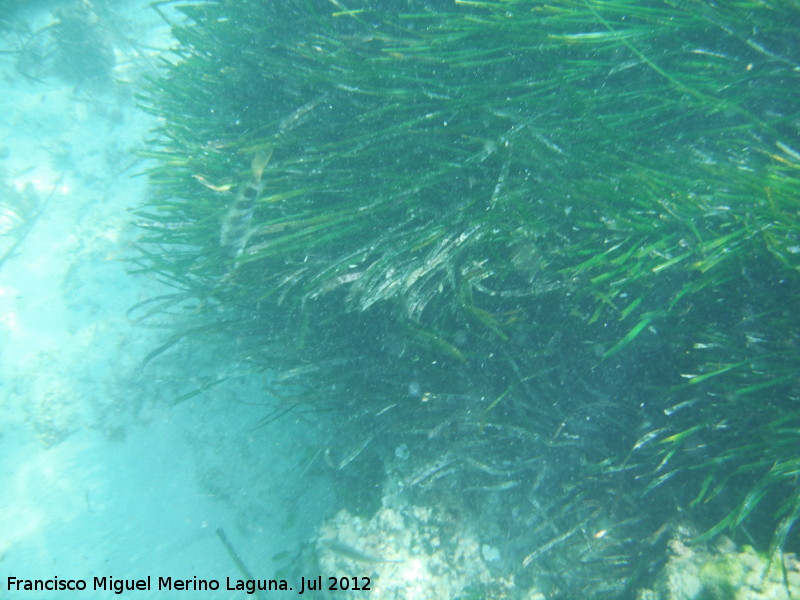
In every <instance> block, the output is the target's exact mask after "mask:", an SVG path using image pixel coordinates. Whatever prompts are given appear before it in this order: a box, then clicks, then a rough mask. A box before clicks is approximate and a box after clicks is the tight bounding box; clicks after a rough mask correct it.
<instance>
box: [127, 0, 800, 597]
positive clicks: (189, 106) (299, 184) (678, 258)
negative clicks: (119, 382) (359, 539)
mask: <svg viewBox="0 0 800 600" xmlns="http://www.w3.org/2000/svg"><path fill="white" fill-rule="evenodd" d="M163 4H165V3H163V2H162V3H157V4H156V5H155V8H156V10H159V7H160V6H161V5H163ZM177 7H178V9H179V11H180V12H182V13H183V15H185V17H186V20H185V21H181V22H179V23H175V24H174V27H173V31H174V35H175V37H176V39H177V40H178V42H179V46H178V47H177V48H176V50H175V52H174V56H173V57H172V58H171V59H170V60H167V61H166V63H165V65H164V71H163V76H161V77H160V78H158V79H154V80H153V81H152V85H151V87H150V88H149V90H148V91H147V92H146V93H145V94H144V95H143V96H142V97H141V103H142V105H143V107H144V108H145V109H146V110H148V111H150V112H151V113H153V114H154V115H156V116H157V117H158V118H159V122H160V125H159V128H158V129H157V130H156V131H155V132H154V136H153V139H152V142H151V143H150V144H149V147H148V148H146V149H144V150H142V151H141V154H142V155H143V156H145V157H149V158H152V159H155V163H154V166H153V167H152V168H151V169H150V171H149V176H150V179H151V181H152V183H153V184H154V187H153V193H152V196H151V197H150V199H149V200H148V202H147V204H146V205H145V206H142V207H141V208H140V209H139V210H138V211H137V213H136V214H137V220H138V221H137V222H138V224H139V225H140V227H141V228H142V235H141V238H140V248H141V254H140V257H139V259H138V261H137V262H138V269H137V270H139V271H141V272H145V273H150V274H153V275H154V276H156V277H158V278H159V279H161V280H163V281H165V282H167V283H169V284H171V285H172V286H174V287H175V288H176V292H175V293H174V294H172V295H169V296H167V297H162V298H157V299H153V301H152V302H149V303H146V304H144V305H142V306H138V307H136V311H135V312H136V313H137V314H141V315H142V318H150V317H154V316H158V315H167V316H168V317H170V318H172V317H176V316H177V317H178V322H179V325H178V326H177V327H176V328H175V329H174V330H173V333H171V334H170V337H169V338H168V339H166V340H165V344H164V346H162V347H161V348H159V349H157V350H156V351H154V353H153V355H151V356H150V357H148V360H150V359H152V358H154V357H155V356H156V355H157V354H158V353H159V352H161V351H164V350H166V349H167V348H168V347H170V346H171V345H173V344H176V343H179V342H181V341H184V340H187V341H192V342H197V341H208V342H212V341H213V342H214V343H224V344H227V347H228V348H229V355H231V356H233V357H234V360H238V361H239V362H243V363H248V364H250V365H252V367H253V368H254V369H263V370H264V371H266V372H268V373H270V374H271V377H272V380H273V386H274V388H276V390H275V393H274V394H273V393H272V392H270V391H269V390H265V396H267V397H272V396H274V397H278V398H279V397H283V396H285V397H287V398H292V399H293V400H292V401H291V402H289V403H288V406H287V409H286V410H291V409H292V408H293V407H294V406H297V405H302V406H303V407H306V408H315V409H320V410H322V409H326V410H333V411H334V413H335V415H336V416H335V417H334V419H335V422H336V425H337V428H338V431H340V432H341V433H340V435H337V436H336V437H335V439H336V440H338V441H337V442H336V443H331V445H330V446H329V447H327V448H324V449H320V452H319V453H318V454H319V455H320V456H323V457H324V459H325V461H326V462H327V464H328V466H329V467H331V468H334V469H336V470H338V471H340V473H341V475H342V478H341V479H342V481H343V482H344V483H343V487H348V485H349V484H353V485H350V488H351V489H352V488H353V486H355V485H357V484H356V483H354V482H357V481H358V480H359V479H361V480H362V481H363V473H365V472H369V473H373V474H380V473H383V474H385V473H387V472H390V473H391V478H390V479H391V480H392V481H394V482H395V483H397V482H399V484H400V485H401V486H402V487H403V489H404V490H406V492H407V493H409V494H412V495H415V496H418V497H419V500H420V501H424V499H425V498H428V499H429V500H430V499H431V498H435V499H436V501H437V502H452V503H460V504H463V505H465V506H470V507H472V509H471V510H473V511H474V513H475V514H474V515H473V516H474V517H475V522H476V523H478V525H476V527H485V531H483V534H484V535H485V536H493V539H494V543H495V545H498V546H500V545H501V544H502V546H503V554H504V555H505V556H512V557H515V558H513V559H510V560H509V566H508V569H509V570H510V571H512V572H513V574H514V575H516V577H517V578H518V579H519V580H520V581H522V580H524V579H525V578H529V579H531V580H532V579H534V578H537V579H546V580H547V582H548V583H547V586H548V589H549V594H550V596H549V597H575V594H582V595H583V596H584V597H597V598H606V597H608V598H618V597H626V596H630V595H631V594H632V593H633V589H635V587H636V586H637V585H639V584H640V582H641V581H643V580H646V579H647V578H648V577H649V576H650V575H651V574H652V572H653V570H654V565H655V564H656V563H657V562H658V560H659V558H658V557H659V556H661V555H662V554H661V550H663V547H664V545H665V544H666V543H667V542H668V541H669V539H670V537H671V535H672V533H671V532H672V530H673V529H674V528H675V527H677V526H678V523H680V524H681V526H682V527H687V526H688V527H690V528H691V529H692V530H693V531H694V540H695V543H698V544H699V543H703V542H705V541H706V540H711V539H712V538H714V537H715V536H716V535H717V534H720V533H722V532H725V533H726V534H728V535H730V536H731V537H733V538H734V539H736V540H738V541H742V542H746V543H748V544H751V545H753V546H755V547H758V548H760V549H761V550H762V551H764V552H766V553H767V554H768V555H769V556H771V557H772V559H773V560H776V561H779V560H781V556H782V552H783V551H797V550H800V541H798V527H799V526H798V525H797V522H798V519H800V488H798V475H799V474H800V455H798V448H800V443H799V442H800V400H798V399H799V398H800V381H799V380H798V374H799V373H800V369H799V368H798V367H799V366H800V310H798V309H799V308H800V306H799V305H798V293H799V292H800V195H799V194H798V192H800V136H799V135H798V134H799V133H800V115H798V106H797V100H796V90H797V89H798V86H799V85H800V54H798V47H797V44H796V42H795V38H796V35H795V32H796V30H797V26H798V24H800V4H798V3H797V2H779V3H778V2H755V1H747V0H743V1H741V2H736V3H725V4H721V5H718V4H716V3H707V2H682V1H677V0H675V1H649V2H640V1H636V2H633V1H629V0H612V1H604V2H598V1H595V0H582V1H574V0H554V1H551V2H533V1H530V0H518V1H515V0H508V1H496V2H491V1H488V2H482V1H469V0H456V1H455V2H449V1H448V2H444V1H428V2H424V1H422V0H420V1H413V0H408V1H406V0H395V1H386V0H383V1H381V2H377V1H375V2H369V1H363V2H358V3H346V4H345V3H344V2H340V1H338V0H330V1H329V0H306V1H302V2H301V1H299V0H298V1H284V2H262V1H255V0H252V1H250V0H244V1H243V0H236V1H233V0H217V1H213V2H201V3H192V4H177ZM278 389H279V390H280V391H279V392H278V391H277V390H278ZM323 450H324V451H323ZM357 467H358V468H357ZM375 477H379V475H375ZM360 489H361V490H362V492H363V494H362V496H363V495H366V496H367V497H361V498H351V500H352V502H353V503H354V504H355V505H358V506H359V507H360V508H361V509H362V510H364V511H367V510H368V508H367V507H370V506H372V508H373V509H374V508H376V503H377V502H379V497H380V491H381V485H380V482H379V483H378V484H376V485H372V486H364V485H363V483H362V485H361V486H360ZM369 490H372V492H371V495H370V491H369ZM350 494H351V495H353V492H352V491H351V492H350ZM465 510H466V509H465ZM481 524H483V525H481Z"/></svg>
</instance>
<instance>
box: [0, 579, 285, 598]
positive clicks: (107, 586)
mask: <svg viewBox="0 0 800 600" xmlns="http://www.w3.org/2000/svg"><path fill="white" fill-rule="evenodd" d="M157 584H158V587H157V588H156V589H158V590H169V591H192V592H205V591H216V590H219V589H220V588H221V584H220V582H219V581H218V580H216V579H199V578H198V577H197V576H194V577H192V578H191V579H176V578H174V577H159V578H158V582H157ZM6 589H7V590H8V591H9V592H11V591H16V592H56V591H64V590H69V591H76V590H77V591H83V590H86V589H93V590H102V591H109V592H114V593H115V594H122V593H123V592H131V591H134V590H144V591H147V590H151V589H153V588H152V578H151V577H150V576H149V575H148V576H147V577H144V578H142V579H116V578H114V577H93V578H92V580H91V587H89V584H88V583H87V580H86V579H62V578H60V577H58V576H56V577H53V578H51V579H20V578H18V577H7V578H6ZM222 589H226V590H229V591H237V590H238V591H242V592H245V593H247V594H255V593H256V592H257V591H260V592H269V591H280V590H291V589H292V588H291V587H289V584H288V583H287V582H286V580H285V579H232V578H230V577H226V578H225V587H224V588H222Z"/></svg>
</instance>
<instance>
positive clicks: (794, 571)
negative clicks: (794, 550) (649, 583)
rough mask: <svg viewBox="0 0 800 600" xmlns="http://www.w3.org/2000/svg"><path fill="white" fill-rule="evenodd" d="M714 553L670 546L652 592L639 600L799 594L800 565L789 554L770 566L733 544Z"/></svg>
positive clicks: (776, 599) (744, 599)
mask: <svg viewBox="0 0 800 600" xmlns="http://www.w3.org/2000/svg"><path fill="white" fill-rule="evenodd" d="M725 546H726V547H725V548H718V549H717V550H715V551H710V552H709V551H704V550H694V549H691V548H689V547H688V546H686V545H684V544H683V543H682V542H680V541H678V540H673V541H672V542H670V551H671V554H672V555H671V557H670V558H669V560H668V561H667V564H666V565H665V566H664V568H663V569H662V571H661V573H660V575H659V576H658V582H657V584H656V586H655V588H654V589H652V590H642V591H640V592H639V595H638V599H639V600H791V599H792V598H796V597H797V596H798V594H800V562H798V560H797V557H796V556H795V555H794V554H783V555H778V556H776V557H775V560H773V561H770V560H769V557H768V556H766V555H764V554H761V553H759V552H756V551H755V550H754V549H753V548H752V547H750V546H743V547H742V548H740V549H737V548H736V547H735V546H733V544H732V543H728V544H725Z"/></svg>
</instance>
